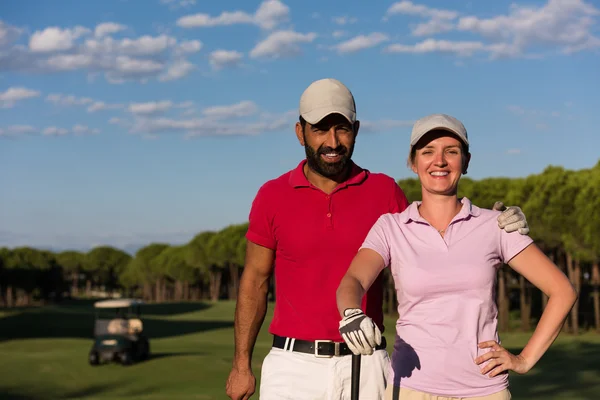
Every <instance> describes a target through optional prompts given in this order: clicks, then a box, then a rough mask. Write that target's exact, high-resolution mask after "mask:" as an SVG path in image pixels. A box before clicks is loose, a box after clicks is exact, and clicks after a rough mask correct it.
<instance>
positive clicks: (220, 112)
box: [202, 100, 258, 120]
mask: <svg viewBox="0 0 600 400" xmlns="http://www.w3.org/2000/svg"><path fill="white" fill-rule="evenodd" d="M257 112H258V106H257V105H256V104H254V102H252V101H248V100H246V101H241V102H239V103H237V104H232V105H228V106H214V107H208V108H205V109H203V110H202V114H203V115H204V116H205V117H207V118H210V119H213V120H218V119H229V118H240V117H247V116H250V115H254V114H256V113H257Z"/></svg>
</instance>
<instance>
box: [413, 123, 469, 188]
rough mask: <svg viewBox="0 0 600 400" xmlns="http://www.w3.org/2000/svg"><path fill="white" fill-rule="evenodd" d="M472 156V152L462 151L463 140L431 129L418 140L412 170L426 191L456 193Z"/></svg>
mask: <svg viewBox="0 0 600 400" xmlns="http://www.w3.org/2000/svg"><path fill="white" fill-rule="evenodd" d="M469 159H470V154H468V153H467V154H464V153H463V149H462V145H461V142H460V140H459V139H457V138H456V137H455V136H454V135H452V134H450V133H446V132H432V133H429V134H427V135H425V136H424V137H423V138H422V139H421V140H420V141H419V143H417V145H416V154H415V157H414V160H413V163H412V170H413V171H414V172H415V173H416V174H417V175H418V176H419V180H420V181H421V185H422V187H423V189H425V190H426V191H427V192H429V193H431V194H440V195H454V194H456V192H457V188H458V181H459V180H460V177H461V175H462V174H463V172H464V171H466V169H467V166H468V164H469Z"/></svg>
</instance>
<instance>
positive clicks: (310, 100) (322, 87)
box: [300, 78, 356, 125]
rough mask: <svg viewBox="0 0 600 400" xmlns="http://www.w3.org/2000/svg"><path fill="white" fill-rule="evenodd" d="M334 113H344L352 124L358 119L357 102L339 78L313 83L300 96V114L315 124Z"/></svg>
mask: <svg viewBox="0 0 600 400" xmlns="http://www.w3.org/2000/svg"><path fill="white" fill-rule="evenodd" d="M334 113H337V114H341V115H343V116H344V117H346V119H347V120H348V121H349V122H350V123H351V124H353V123H354V122H355V121H356V104H355V103H354V96H353V95H352V93H351V92H350V90H349V89H348V88H347V87H346V86H345V85H344V84H343V83H342V82H340V81H338V80H337V79H331V78H327V79H320V80H318V81H315V82H313V83H311V84H310V86H309V87H307V88H306V90H304V93H302V96H301V97H300V116H301V117H302V118H304V119H305V120H306V122H308V123H309V124H311V125H314V124H316V123H318V122H319V121H321V120H322V119H323V118H325V117H326V116H328V115H330V114H334Z"/></svg>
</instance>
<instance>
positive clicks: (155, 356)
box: [0, 351, 207, 399]
mask: <svg viewBox="0 0 600 400" xmlns="http://www.w3.org/2000/svg"><path fill="white" fill-rule="evenodd" d="M206 354H207V353H204V352H200V351H196V352H191V351H188V352H183V353H150V357H148V359H147V360H145V361H141V362H140V361H138V363H144V362H148V361H154V360H158V359H159V358H168V357H182V356H183V357H185V356H205V355H206ZM1 398H2V397H0V399H1Z"/></svg>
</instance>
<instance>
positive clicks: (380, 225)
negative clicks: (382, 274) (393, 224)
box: [359, 215, 391, 266]
mask: <svg viewBox="0 0 600 400" xmlns="http://www.w3.org/2000/svg"><path fill="white" fill-rule="evenodd" d="M388 232H389V221H388V219H387V217H386V215H382V216H381V217H379V219H378V220H377V222H375V224H374V225H373V226H372V227H371V229H370V230H369V233H368V234H367V237H366V238H365V240H364V241H363V244H362V245H361V246H360V249H371V250H374V251H375V252H377V253H378V254H379V255H380V256H381V258H383V261H384V264H385V266H389V265H390V259H391V256H390V242H389V235H388ZM360 249H359V250H360Z"/></svg>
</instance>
